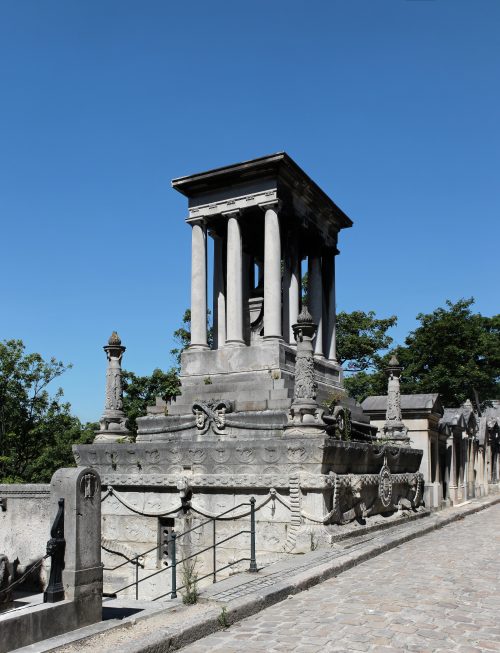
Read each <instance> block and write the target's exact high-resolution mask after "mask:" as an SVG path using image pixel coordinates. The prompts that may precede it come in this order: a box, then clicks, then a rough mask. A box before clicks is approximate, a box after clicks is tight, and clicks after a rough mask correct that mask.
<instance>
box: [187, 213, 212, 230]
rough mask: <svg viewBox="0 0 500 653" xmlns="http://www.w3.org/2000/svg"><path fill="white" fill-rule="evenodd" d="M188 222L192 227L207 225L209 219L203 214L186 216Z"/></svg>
mask: <svg viewBox="0 0 500 653" xmlns="http://www.w3.org/2000/svg"><path fill="white" fill-rule="evenodd" d="M186 222H187V224H188V225H189V226H191V227H194V226H195V225H197V226H199V227H205V226H206V225H207V219H206V217H205V216H203V215H200V216H195V217H194V218H186Z"/></svg>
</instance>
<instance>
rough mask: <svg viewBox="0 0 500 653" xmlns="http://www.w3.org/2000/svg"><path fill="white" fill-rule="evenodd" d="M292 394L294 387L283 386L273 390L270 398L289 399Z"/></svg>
mask: <svg viewBox="0 0 500 653" xmlns="http://www.w3.org/2000/svg"><path fill="white" fill-rule="evenodd" d="M292 395H293V389H292V388H282V389H279V390H271V393H270V397H269V399H288V398H289V397H291V396H292Z"/></svg>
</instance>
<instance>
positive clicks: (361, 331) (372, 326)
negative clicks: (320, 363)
mask: <svg viewBox="0 0 500 653" xmlns="http://www.w3.org/2000/svg"><path fill="white" fill-rule="evenodd" d="M396 322H397V317H396V316H395V315H392V316H391V317H387V318H382V319H378V318H376V317H375V312H374V311H369V312H368V313H365V312H364V311H352V313H346V312H345V311H341V312H340V313H338V314H337V359H338V361H339V363H341V364H342V365H343V366H344V368H345V370H346V371H347V372H360V371H365V370H368V369H371V368H374V367H376V365H377V363H378V360H379V358H380V351H381V350H383V349H387V348H388V347H389V346H390V345H391V343H392V338H391V337H390V336H389V335H387V331H388V330H389V329H390V328H391V327H393V326H395V324H396Z"/></svg>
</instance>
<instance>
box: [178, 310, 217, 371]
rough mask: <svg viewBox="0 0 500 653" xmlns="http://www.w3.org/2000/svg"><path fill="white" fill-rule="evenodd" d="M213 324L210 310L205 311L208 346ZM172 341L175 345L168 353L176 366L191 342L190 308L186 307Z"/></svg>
mask: <svg viewBox="0 0 500 653" xmlns="http://www.w3.org/2000/svg"><path fill="white" fill-rule="evenodd" d="M213 338H214V336H213V326H212V324H211V320H210V311H207V344H208V346H209V347H211V346H212V344H213ZM174 341H175V342H176V343H177V347H174V349H171V350H170V353H171V354H172V356H173V357H174V359H175V362H176V363H177V367H178V368H179V369H180V366H181V354H182V352H183V351H184V350H185V349H187V348H188V347H189V345H190V343H191V309H190V308H187V309H186V310H185V311H184V315H183V316H182V324H181V326H180V327H179V328H178V329H176V330H175V331H174Z"/></svg>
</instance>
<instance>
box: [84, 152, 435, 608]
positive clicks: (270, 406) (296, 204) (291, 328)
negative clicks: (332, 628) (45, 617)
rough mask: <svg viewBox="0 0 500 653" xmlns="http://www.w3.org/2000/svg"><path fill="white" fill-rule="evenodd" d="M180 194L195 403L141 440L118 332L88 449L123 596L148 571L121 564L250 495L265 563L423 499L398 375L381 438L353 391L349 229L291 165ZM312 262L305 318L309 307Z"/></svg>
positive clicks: (222, 173) (157, 588) (153, 590)
mask: <svg viewBox="0 0 500 653" xmlns="http://www.w3.org/2000/svg"><path fill="white" fill-rule="evenodd" d="M172 185H173V188H174V189H175V190H177V191H179V192H180V193H182V194H183V195H184V196H185V197H186V198H187V204H188V216H187V219H186V222H187V223H188V225H189V226H190V227H191V238H192V265H191V346H190V347H189V348H188V349H187V350H186V351H185V352H183V354H182V367H181V383H182V392H181V394H180V396H179V397H177V398H175V399H172V400H170V401H168V402H165V401H163V400H161V399H158V401H157V405H156V406H154V407H152V408H151V410H150V412H149V414H148V415H147V416H145V417H143V418H140V419H138V434H137V438H136V441H135V442H131V438H130V433H129V431H128V430H127V428H126V423H125V420H124V417H125V416H124V414H123V410H122V405H121V380H120V373H121V368H120V365H121V358H122V356H123V352H124V351H125V348H124V347H123V345H122V344H121V341H120V339H119V337H118V336H117V334H113V336H112V337H111V339H110V341H109V343H108V345H106V347H105V350H106V354H107V357H108V373H107V386H106V388H107V389H106V407H105V412H104V415H103V417H102V419H101V425H100V429H99V432H98V434H97V435H96V439H95V442H94V444H93V445H85V446H83V445H80V446H76V447H75V457H76V460H77V463H78V464H79V465H88V466H90V467H93V468H95V469H96V470H97V471H98V472H99V474H100V476H101V480H102V488H103V503H102V514H103V524H102V534H103V547H104V549H105V558H104V561H105V566H106V569H108V570H110V571H107V572H105V582H106V583H107V586H108V589H114V590H116V589H117V588H119V587H121V586H124V585H126V584H127V582H130V581H131V579H132V577H133V574H134V571H135V570H134V567H133V565H129V566H127V565H123V566H121V567H120V568H119V569H118V570H115V571H112V568H113V567H117V566H118V565H119V564H120V563H121V562H122V561H123V560H124V559H125V560H127V559H131V558H132V557H133V556H135V555H137V554H140V553H141V552H143V551H146V550H148V549H151V548H152V547H154V546H155V545H156V544H162V541H163V540H164V539H166V540H168V536H169V533H171V531H172V529H175V531H176V532H177V533H180V532H182V531H183V530H186V529H187V528H192V527H193V526H195V525H196V524H197V523H200V522H201V521H203V520H204V519H206V518H207V517H215V516H217V515H219V514H220V513H222V512H224V511H227V510H229V509H230V508H234V507H235V506H238V505H239V504H242V503H243V504H245V503H247V502H248V501H249V498H250V497H251V496H253V497H255V499H256V520H257V529H256V533H257V554H258V562H260V563H262V562H264V561H265V560H271V559H275V558H277V557H278V556H281V555H284V554H286V553H301V552H304V551H305V550H309V549H310V548H311V547H315V546H318V545H320V546H321V545H329V544H330V543H331V542H332V541H333V540H334V539H335V538H336V537H337V536H338V535H339V533H341V532H342V531H343V530H345V529H349V528H358V527H359V528H362V527H363V526H364V525H366V524H367V523H376V521H377V519H379V518H380V519H381V517H380V515H384V517H383V519H385V520H386V519H387V517H388V516H390V515H396V514H397V513H398V512H400V511H401V510H413V511H417V510H419V506H420V503H421V499H422V491H423V485H422V476H421V474H420V473H419V471H418V470H419V466H420V462H421V458H422V451H420V450H418V449H413V448H411V447H410V446H409V442H408V437H407V434H406V430H405V428H404V424H403V423H402V421H401V408H400V403H398V401H399V399H398V397H399V377H398V375H397V374H396V373H394V374H393V375H392V377H391V379H392V396H393V398H394V400H392V399H391V402H390V404H391V410H390V411H388V415H387V428H385V430H384V432H383V434H382V436H379V437H377V435H376V432H377V430H376V428H374V427H372V426H370V424H369V418H368V416H366V415H365V414H364V413H363V411H362V409H361V407H359V406H357V405H356V404H355V403H354V402H353V401H352V400H349V399H348V398H347V396H346V394H345V392H344V390H343V382H342V370H341V367H340V365H339V364H338V362H337V359H336V334H335V257H336V256H337V254H338V249H337V244H338V240H339V234H340V232H341V230H342V229H345V228H349V227H351V226H352V221H351V220H350V219H349V218H348V217H347V215H346V214H345V213H344V212H343V211H342V210H341V209H340V208H339V207H338V206H337V205H336V204H335V203H334V202H333V201H332V200H331V199H330V198H329V197H328V196H327V195H326V194H325V193H324V192H323V191H322V190H321V189H320V188H319V187H318V186H317V184H315V183H314V181H312V180H311V179H310V178H309V177H308V176H307V175H306V174H305V172H304V171H303V170H301V168H300V167H299V166H298V165H297V164H296V163H295V162H294V161H293V160H292V159H291V158H290V157H289V156H288V155H287V154H285V153H280V154H275V155H272V156H267V157H262V158H259V159H255V160H253V161H248V162H245V163H239V164H236V165H230V166H227V167H224V168H219V169H216V170H210V171H208V172H203V173H200V174H194V175H190V176H188V177H182V178H179V179H175V180H174V181H173V183H172ZM209 243H211V244H212V246H213V278H212V279H208V278H207V269H208V266H207V259H208V255H207V249H208V247H209ZM306 265H307V270H308V280H309V286H308V306H305V305H302V298H301V278H302V270H303V268H304V269H305V266H306ZM208 282H210V283H212V284H213V306H212V308H211V310H212V314H213V342H211V343H210V344H209V339H208V332H207V308H208V302H207V284H208ZM390 389H391V386H390ZM389 413H390V414H389ZM248 515H249V510H248V508H247V507H245V506H242V507H240V508H236V509H235V510H234V511H233V513H231V514H230V515H229V516H226V517H225V518H224V519H223V520H220V522H219V523H218V526H217V528H218V532H220V534H221V537H222V536H224V535H227V534H231V533H233V532H236V531H238V530H240V529H241V528H242V523H243V524H244V523H245V520H248V518H249V517H248ZM211 538H212V531H211V528H209V527H203V528H199V529H196V530H195V531H193V532H192V533H191V534H190V535H189V537H186V538H185V540H184V541H183V546H184V548H185V549H186V550H187V551H191V550H197V549H200V548H203V547H204V546H206V544H207V542H211ZM166 544H167V545H168V542H166ZM181 544H182V543H181ZM167 549H168V546H167ZM247 549H248V534H245V535H242V536H241V539H238V538H235V539H234V540H231V541H229V542H228V543H227V544H226V545H223V546H222V547H221V551H219V553H218V555H219V556H220V558H221V559H220V562H221V564H222V563H224V564H231V563H232V561H234V568H235V569H238V568H242V567H241V564H240V566H238V564H237V563H236V561H237V560H239V559H240V558H241V552H242V551H246V550H247ZM164 550H166V549H164ZM161 551H162V549H161V547H160V548H159V549H157V550H156V551H154V552H152V553H149V554H147V555H145V556H144V558H143V559H142V565H143V569H142V570H141V574H142V575H143V576H146V575H149V574H151V573H152V571H154V570H155V569H159V568H161V566H162V564H164V563H165V562H167V563H168V559H167V560H165V559H162V557H161V555H160V552H161ZM167 558H168V551H167ZM207 564H208V561H207ZM242 564H243V566H244V564H245V563H242ZM167 577H168V574H158V576H155V577H154V578H152V579H151V580H150V581H148V582H147V583H144V584H143V585H144V587H143V588H142V589H141V596H142V595H144V596H150V597H153V596H155V595H158V594H160V593H164V592H165V591H166V589H165V587H166V584H168V582H169V581H168V578H167ZM131 591H132V590H131Z"/></svg>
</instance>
